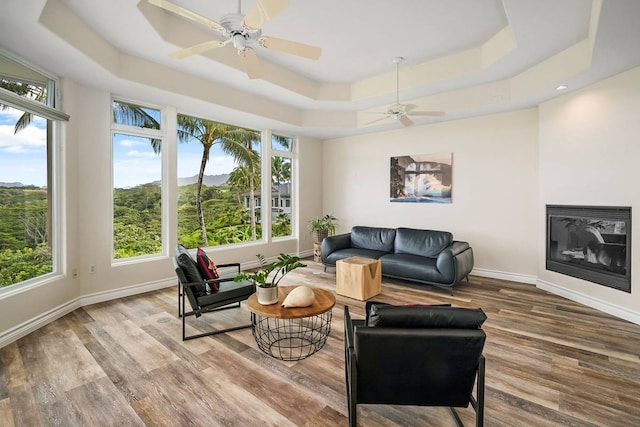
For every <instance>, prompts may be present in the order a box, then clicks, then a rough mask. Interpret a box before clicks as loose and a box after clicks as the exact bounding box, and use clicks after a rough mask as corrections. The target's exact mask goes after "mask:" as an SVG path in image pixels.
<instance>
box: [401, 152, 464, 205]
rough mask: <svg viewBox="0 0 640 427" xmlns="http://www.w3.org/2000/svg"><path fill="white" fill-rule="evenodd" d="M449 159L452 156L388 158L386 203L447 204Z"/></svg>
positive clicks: (449, 179)
mask: <svg viewBox="0 0 640 427" xmlns="http://www.w3.org/2000/svg"><path fill="white" fill-rule="evenodd" d="M452 159H453V154H452V153H436V154H420V155H409V156H399V157H391V165H390V169H389V172H390V181H389V193H390V196H389V197H390V201H391V202H394V203H451V190H452V183H451V177H452Z"/></svg>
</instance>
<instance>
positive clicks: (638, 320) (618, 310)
mask: <svg viewBox="0 0 640 427" xmlns="http://www.w3.org/2000/svg"><path fill="white" fill-rule="evenodd" d="M536 287H538V288H540V289H543V290H545V291H547V292H550V293H552V294H555V295H560V296H561V297H564V298H566V299H570V300H571V301H575V302H579V303H580V304H584V305H586V306H587V307H591V308H595V309H596V310H600V311H602V312H604V313H607V314H610V315H612V316H615V317H618V318H620V319H624V320H627V321H629V322H631V323H635V324H636V325H640V313H638V312H635V311H631V310H629V309H628V308H625V307H620V306H619V305H615V304H611V303H610V302H607V301H602V300H600V299H597V298H594V297H592V296H589V295H585V294H583V293H580V292H576V291H573V290H571V289H567V288H564V287H562V286H558V285H555V284H553V283H550V282H546V281H544V280H538V281H537V283H536Z"/></svg>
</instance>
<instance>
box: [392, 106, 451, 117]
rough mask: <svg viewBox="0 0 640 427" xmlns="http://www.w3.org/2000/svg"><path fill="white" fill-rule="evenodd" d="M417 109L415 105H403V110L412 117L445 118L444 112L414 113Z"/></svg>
mask: <svg viewBox="0 0 640 427" xmlns="http://www.w3.org/2000/svg"><path fill="white" fill-rule="evenodd" d="M416 108H418V106H417V105H414V104H404V105H402V110H403V111H404V112H405V113H406V114H408V115H410V116H425V117H437V116H444V111H414V110H415V109H416Z"/></svg>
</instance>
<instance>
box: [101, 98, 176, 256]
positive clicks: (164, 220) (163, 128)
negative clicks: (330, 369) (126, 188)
mask: <svg viewBox="0 0 640 427" xmlns="http://www.w3.org/2000/svg"><path fill="white" fill-rule="evenodd" d="M114 102H119V103H124V104H132V105H135V106H138V107H142V108H149V109H152V110H157V111H159V112H160V121H159V124H160V129H150V128H143V127H140V126H132V125H124V124H120V123H115V122H114V120H113V103H114ZM109 122H110V128H109V129H110V136H111V138H110V141H111V152H110V162H111V169H110V173H111V177H110V178H111V200H110V209H111V224H110V227H111V233H110V235H111V255H110V257H111V265H112V266H114V267H116V266H122V265H126V264H136V263H140V262H146V261H149V260H153V259H160V258H166V257H167V256H168V255H167V254H168V241H169V238H168V236H169V231H168V227H169V225H168V223H169V220H168V215H167V212H168V211H167V207H166V206H167V203H168V199H169V197H168V191H167V185H168V182H169V180H168V179H167V170H168V167H167V161H168V160H167V158H168V156H167V155H166V148H167V145H168V143H167V139H168V138H167V107H163V106H159V105H155V104H153V103H148V102H140V101H137V100H132V99H128V98H124V97H121V96H115V95H112V96H111V100H110V103H109ZM116 134H119V135H131V136H135V137H140V138H150V139H159V140H160V141H161V142H160V146H161V147H162V148H161V150H160V154H159V156H160V164H161V172H160V180H161V184H160V197H161V199H160V204H161V208H160V221H161V226H160V238H161V251H160V252H157V253H154V254H146V255H136V256H132V257H127V258H116V257H115V227H114V221H113V220H114V213H115V206H114V196H115V193H114V189H115V186H114V157H113V138H114V136H115V135H116Z"/></svg>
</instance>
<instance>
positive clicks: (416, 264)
mask: <svg viewBox="0 0 640 427" xmlns="http://www.w3.org/2000/svg"><path fill="white" fill-rule="evenodd" d="M436 260H437V258H427V257H423V256H418V255H410V254H386V255H384V256H381V257H380V262H381V263H382V274H384V275H385V276H390V277H398V278H400V279H407V280H416V281H418V282H425V283H442V284H449V281H448V280H447V278H446V277H444V276H443V275H442V274H440V272H439V271H438V268H437V266H436Z"/></svg>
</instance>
